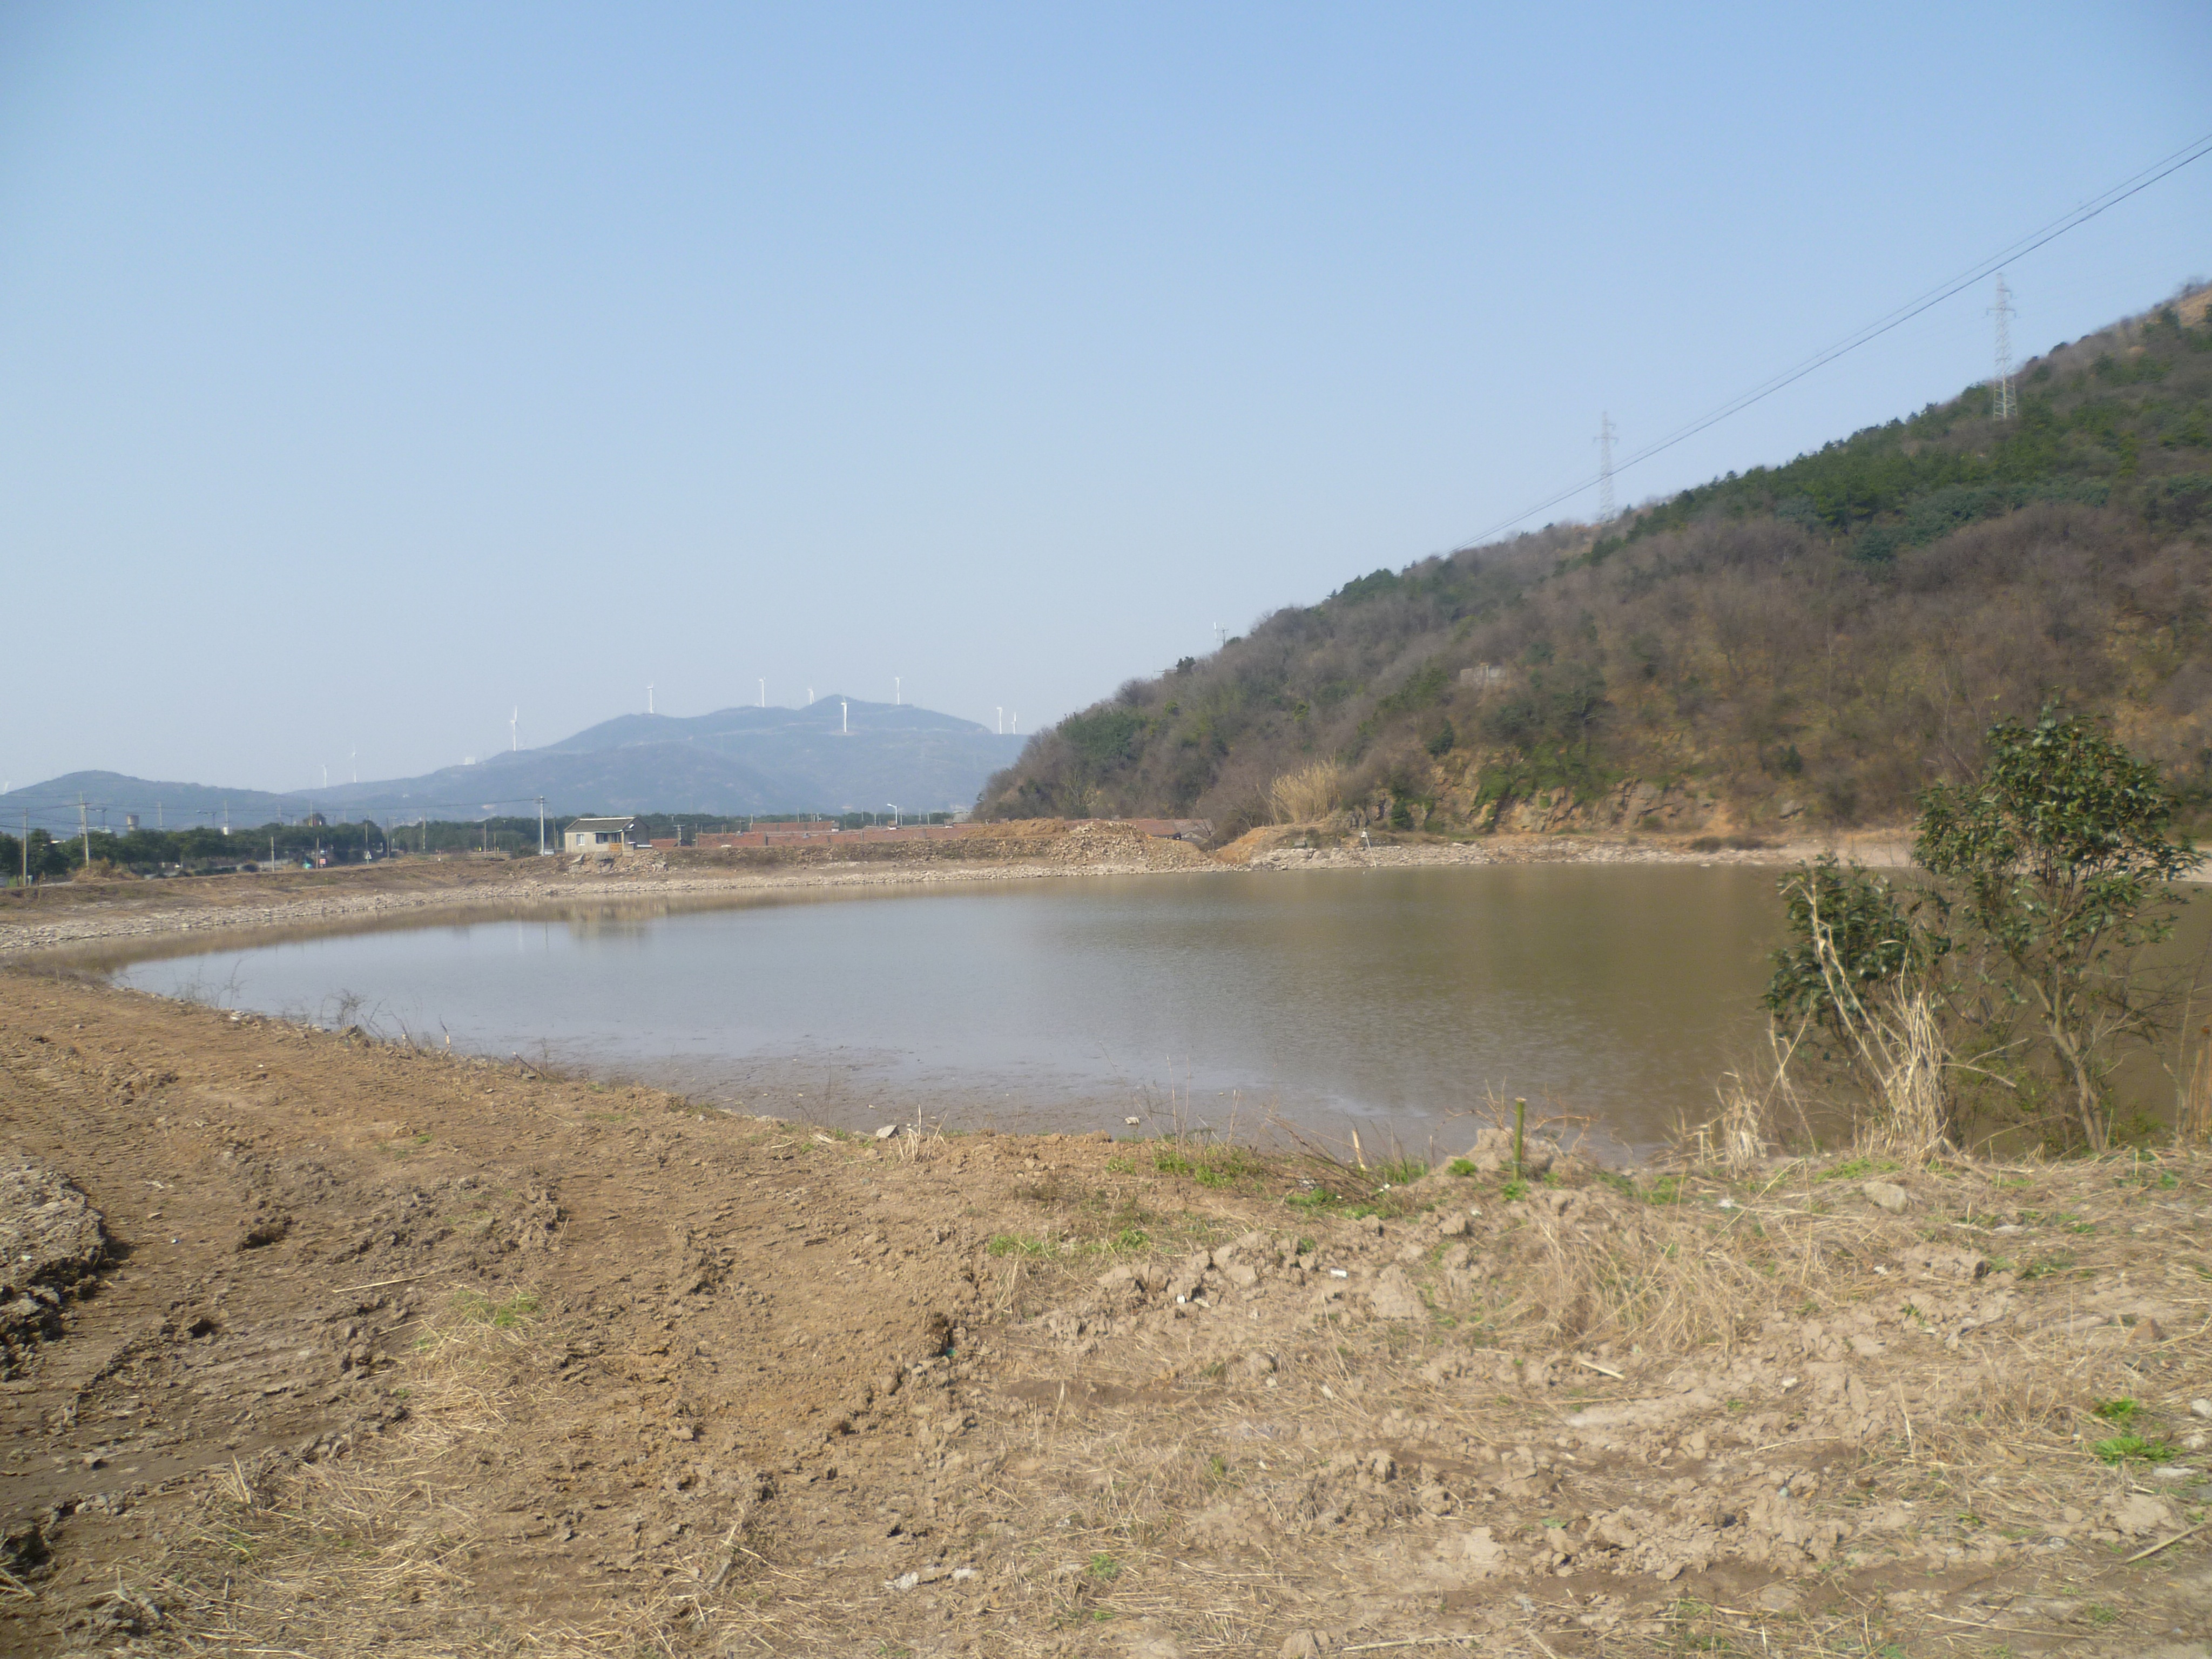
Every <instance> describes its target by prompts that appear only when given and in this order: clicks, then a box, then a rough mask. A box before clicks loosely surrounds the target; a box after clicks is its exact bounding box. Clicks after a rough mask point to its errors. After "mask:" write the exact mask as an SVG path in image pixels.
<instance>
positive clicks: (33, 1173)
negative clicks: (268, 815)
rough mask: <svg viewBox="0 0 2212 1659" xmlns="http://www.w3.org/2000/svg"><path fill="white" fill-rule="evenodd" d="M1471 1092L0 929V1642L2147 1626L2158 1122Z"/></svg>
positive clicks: (700, 1642)
mask: <svg viewBox="0 0 2212 1659" xmlns="http://www.w3.org/2000/svg"><path fill="white" fill-rule="evenodd" d="M1471 1151H1473V1152H1474V1153H1475V1154H1476V1156H1475V1158H1474V1159H1473V1160H1472V1161H1471V1163H1470V1164H1469V1165H1468V1172H1467V1173H1462V1174H1454V1173H1449V1172H1437V1173H1435V1174H1431V1175H1429V1176H1424V1177H1422V1178H1421V1179H1419V1180H1417V1181H1413V1182H1410V1183H1402V1182H1401V1184H1398V1185H1391V1186H1386V1185H1385V1183H1384V1182H1383V1176H1382V1175H1381V1174H1380V1173H1379V1172H1369V1173H1367V1174H1365V1175H1364V1176H1363V1175H1362V1174H1360V1173H1359V1172H1358V1171H1342V1170H1334V1169H1332V1168H1331V1167H1330V1166H1328V1165H1325V1164H1316V1163H1312V1162H1303V1163H1302V1162H1298V1161H1295V1160H1289V1159H1271V1158H1261V1157H1259V1156H1257V1155H1255V1154H1252V1153H1249V1152H1239V1151H1236V1150H1233V1149H1207V1148H1203V1147H1195V1146H1181V1145H1177V1144H1175V1143H1170V1142H1127V1143H1109V1142H1106V1141H1104V1140H1103V1139H1091V1140H1075V1139H1060V1138H1056V1137H1045V1138H1042V1139H1013V1138H1009V1137H1000V1136H989V1135H978V1136H972V1137H969V1136H961V1137H935V1136H928V1137H920V1136H902V1137H899V1138H896V1139H890V1140H884V1141H876V1140H872V1139H871V1140H860V1139H850V1138H845V1137H838V1136H833V1135H829V1134H826V1133H818V1132H816V1131H814V1130H811V1129H809V1128H806V1127H803V1126H797V1125H788V1124H782V1123H773V1122H764V1121H756V1120H751V1119H737V1118H731V1117H726V1116H724V1115H719V1114H715V1113H710V1112H702V1111H701V1110H699V1109H696V1108H693V1107H690V1106H689V1105H687V1104H686V1103H684V1102H683V1101H681V1100H678V1099H676V1098H673V1097H667V1096H664V1095H659V1094H655V1093H651V1092H647V1091H641V1090H634V1089H620V1088H606V1087H602V1086H594V1085H590V1084H588V1083H584V1082H580V1081H576V1080H572V1079H560V1078H554V1077H546V1076H540V1075H537V1074H534V1073H531V1072H529V1071H527V1070H526V1069H523V1068H520V1067H517V1066H511V1065H510V1066H493V1065H490V1064H488V1063H484V1062H479V1061H469V1060H459V1059H456V1058H452V1057H448V1056H446V1055H443V1054H425V1053H418V1052H416V1051H412V1050H410V1049H406V1048H394V1047H387V1046H378V1045H373V1044H368V1043H366V1042H360V1041H358V1040H349V1039H348V1038H347V1037H345V1036H341V1035H335V1034H328V1033H323V1032H319V1031H313V1030H301V1029H298V1028H295V1027H291V1026H288V1025H285V1024H280V1023H276V1022H272V1021H267V1020H263V1019H259V1018H252V1017H240V1016H234V1015H228V1014H225V1013H223V1012H219V1011H214V1010H209V1009H205V1008H200V1007H193V1006H181V1005H175V1004H167V1003H163V1002H161V1001H158V1000H153V999H149V998H144V997H140V996H137V995H133V994H126V993H122V992H118V991H114V990H111V989H107V988H105V987H97V986H91V985H87V984H84V983H82V982H78V981H72V980H68V979H64V978H55V977H50V976H41V975H32V974H29V973H26V972H20V971H19V972H15V973H9V974H5V975H0V1169H5V1170H13V1171H17V1172H19V1173H20V1177H21V1178H19V1179H15V1180H13V1181H12V1182H9V1183H0V1191H4V1193H5V1194H6V1195H7V1200H6V1201H7V1202H8V1204H9V1206H12V1207H11V1209H10V1212H9V1215H8V1216H7V1217H6V1218H0V1228H12V1229H14V1231H13V1232H12V1233H11V1234H10V1235H9V1237H11V1238H13V1239H38V1240H43V1241H45V1243H43V1244H40V1246H38V1247H37V1249H28V1248H27V1249H26V1251H25V1253H26V1254H33V1255H38V1256H39V1261H40V1263H42V1264H44V1265H43V1266H35V1267H27V1268H26V1270H25V1272H24V1273H21V1274H18V1275H16V1276H15V1278H12V1279H11V1280H10V1290H9V1295H10V1297H12V1298H14V1301H15V1303H17V1304H21V1303H28V1304H30V1305H29V1306H27V1307H22V1308H20V1309H15V1310H13V1311H14V1312H20V1314H21V1317H20V1318H18V1319H16V1321H15V1323H14V1324H12V1325H11V1326H10V1327H9V1343H10V1345H11V1346H10V1348H9V1353H8V1356H7V1361H6V1363H7V1367H8V1376H7V1377H6V1379H5V1380H4V1382H0V1451H4V1456H0V1522H4V1525H0V1531H4V1534H5V1536H6V1552H7V1553H6V1555H5V1557H4V1559H0V1567H4V1576H0V1650H7V1651H11V1652H24V1653H58V1652H63V1651H69V1650H79V1649H82V1650H92V1651H100V1652H118V1651H120V1652H131V1653H141V1654H158V1655H171V1654H176V1655H182V1654H187V1653H191V1654H206V1653H215V1652H222V1653H231V1654H237V1653H255V1652H258V1653H276V1654H307V1655H314V1656H319V1659H320V1656H343V1655H349V1654H356V1653H362V1654H366V1653H369V1652H372V1651H374V1652H405V1653H439V1654H471V1655H473V1654H483V1655H493V1654H502V1655H503V1654H513V1653H536V1654H547V1655H556V1656H557V1655H579V1656H580V1655H585V1654H591V1655H601V1654H606V1653H611V1652H632V1651H635V1652H648V1651H649V1652H654V1653H662V1654H667V1655H735V1654H755V1653H759V1654H776V1655H823V1656H829V1655H837V1656H844V1655H852V1654H884V1653H890V1654H900V1653H903V1654H908V1655H915V1656H924V1655H951V1654H981V1655H993V1656H998V1655H1004V1656H1029V1655H1042V1654H1065V1655H1091V1654H1108V1655H1127V1656H1132V1659H1136V1656H1143V1659H1174V1656H1177V1655H1188V1656H1199V1655H1210V1654H1255V1653H1256V1654H1262V1655H1274V1654H1283V1655H1291V1656H1296V1655H1302V1654H1318V1653H1332V1654H1347V1655H1348V1654H1351V1653H1354V1652H1383V1651H1386V1650H1387V1651H1391V1652H1406V1653H1419V1652H1425V1651H1447V1652H1448V1651H1453V1650H1474V1651H1480V1652H1482V1653H1486V1654H1523V1655H1528V1656H1530V1659H1534V1656H1538V1655H1547V1656H1553V1659H1564V1656H1570V1655H1574V1656H1598V1655H1657V1654H1661V1653H1667V1654H1678V1653H1680V1652H1684V1651H1687V1650H1699V1651H1715V1652H1740V1653H1741V1652H1758V1653H1771V1654H1781V1655H1806V1656H1810V1655H1813V1654H1816V1653H1817V1654H1837V1653H1844V1652H1849V1653H1855V1654H1862V1655H1864V1654H1873V1653H1876V1652H1902V1653H1911V1654H1920V1653H1937V1652H1949V1651H1952V1650H1954V1648H1955V1649H1956V1650H1958V1651H1960V1652H1963V1653H1983V1654H1988V1653H1995V1652H1997V1651H2000V1650H2003V1651H2008V1652H2010V1653H2014V1654H2026V1653H2031V1652H2060V1651H2063V1652H2069V1653H2100V1654H2112V1655H2119V1654H2128V1655H2161V1656H2167V1659H2182V1656H2191V1659H2203V1656H2204V1655H2205V1654H2206V1652H2207V1650H2206V1648H2205V1647H2204V1645H2203V1637H2204V1632H2206V1631H2207V1629H2208V1628H2212V1550H2208V1540H2212V1534H2207V1533H2206V1532H2204V1531H2202V1530H2198V1531H2194V1532H2192V1531H2191V1528H2195V1527H2199V1526H2201V1524H2202V1522H2203V1521H2204V1520H2205V1519H2206V1518H2207V1513H2208V1512H2207V1510H2206V1507H2205V1506H2206V1504H2207V1502H2208V1500H2212V1486H2208V1484H2207V1475H2206V1473H2205V1471H2206V1468H2207V1461H2208V1457H2212V1452H2208V1450H2207V1437H2208V1431H2212V1421H2207V1420H2205V1419H2203V1418H2202V1417H2200V1416H2193V1415H2192V1414H2191V1403H2190V1402H2191V1401H2192V1400H2195V1399H2208V1403H2207V1404H2206V1405H2205V1406H2204V1407H2202V1408H2201V1409H2202V1411H2203V1413H2212V1341H2208V1337H2207V1324H2208V1320H2207V1314H2208V1310H2212V1255H2208V1253H2207V1248H2206V1246H2207V1234H2206V1228H2207V1226H2208V1224H2212V1163H2209V1162H2208V1160H2206V1159H2204V1158H2172V1159H2168V1160H2165V1161H2162V1162H2161V1161H2159V1160H2153V1159H2145V1160H2141V1161H2135V1160H2129V1161H2111V1162H2106V1163H2100V1164H2081V1165H2071V1166H2064V1167H2042V1166H2035V1165H2025V1166H2019V1167H2008V1168H1997V1167H1991V1166H1983V1165H1976V1166H1960V1167H1953V1168H1946V1169H1944V1170H1940V1171H1934V1172H1929V1171H1919V1170H1886V1169H1880V1168H1872V1167H1850V1166H1841V1167H1839V1166H1836V1165H1834V1164H1827V1165H1824V1166H1818V1167H1816V1166H1811V1165H1804V1164H1787V1165H1777V1166H1774V1167H1773V1168H1771V1169H1770V1170H1766V1171H1765V1172H1764V1173H1762V1174H1761V1175H1760V1176H1758V1177H1757V1178H1756V1179H1755V1180H1753V1181H1750V1182H1746V1183H1743V1184H1741V1185H1738V1186H1735V1187H1725V1186H1723V1185H1720V1184H1717V1183H1716V1182H1701V1181H1697V1180H1687V1181H1676V1182H1653V1181H1651V1180H1650V1179H1648V1178H1639V1179H1638V1180H1636V1181H1633V1182H1627V1181H1623V1180H1620V1179H1616V1178H1612V1177H1608V1176H1606V1175H1605V1174H1603V1173H1602V1172H1601V1171H1597V1170H1592V1169H1590V1168H1589V1167H1586V1166H1583V1165H1581V1164H1577V1163H1575V1162H1574V1161H1573V1160H1571V1159H1569V1158H1556V1159H1553V1158H1552V1157H1551V1154H1550V1153H1549V1152H1548V1149H1540V1150H1539V1153H1538V1156H1537V1158H1535V1160H1534V1161H1535V1162H1536V1163H1537V1164H1547V1167H1545V1168H1544V1169H1543V1170H1542V1171H1541V1175H1539V1174H1538V1173H1537V1172H1536V1171H1535V1170H1531V1171H1530V1176H1531V1178H1530V1179H1529V1181H1528V1182H1527V1184H1526V1186H1525V1187H1522V1188H1516V1187H1514V1186H1512V1185H1510V1180H1511V1172H1510V1170H1506V1169H1503V1168H1500V1167H1498V1164H1499V1153H1500V1146H1499V1143H1498V1140H1497V1139H1496V1137H1495V1136H1492V1137H1490V1138H1489V1139H1486V1140H1485V1141H1484V1142H1483V1143H1481V1144H1480V1146H1476V1147H1474V1148H1471ZM1547 1160H1549V1161H1548V1163H1547ZM1397 1173H1398V1174H1399V1175H1400V1176H1401V1177H1402V1176H1405V1175H1406V1174H1407V1173H1409V1172H1406V1171H1400V1172H1397ZM1362 1211H1366V1212H1370V1213H1365V1214H1362V1213H1359V1212H1362ZM88 1228H89V1229H91V1230H92V1231H90V1232H89V1233H88V1231H87V1229H88ZM88 1239H89V1240H90V1241H91V1243H89V1244H88ZM40 1252H42V1254H41V1253H40ZM11 1316H12V1314H11ZM2119 1402H2125V1403H2124V1404H2123V1403H2119ZM2100 1406H2101V1407H2102V1409H2103V1413H2104V1414H2103V1415H2101V1416H2100V1415H2099V1414H2098V1411H2099V1408H2100ZM1886 1644H1887V1645H1886Z"/></svg>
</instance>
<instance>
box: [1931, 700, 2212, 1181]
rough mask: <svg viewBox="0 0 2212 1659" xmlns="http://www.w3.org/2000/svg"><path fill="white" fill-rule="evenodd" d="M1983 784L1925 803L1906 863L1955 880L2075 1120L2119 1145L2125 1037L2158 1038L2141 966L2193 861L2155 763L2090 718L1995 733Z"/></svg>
mask: <svg viewBox="0 0 2212 1659" xmlns="http://www.w3.org/2000/svg"><path fill="white" fill-rule="evenodd" d="M1988 745H1989V755H1988V759H1987V760H1986V762H1985V763H1984V765H1983V768H1982V773H1981V775H1980V776H1979V777H1978V778H1977V779H1975V780H1974V781H1972V783H1970V784H1967V785H1966V786H1964V787H1959V788H1952V787H1948V786H1945V785H1941V784H1939V785H1937V786H1936V787H1933V788H1931V789H1929V790H1928V791H1926V792H1925V793H1923V795H1922V796H1921V798H1920V826H1919V834H1918V836H1917V839H1916V840H1915V842H1914V843H1913V856H1914V858H1915V859H1916V860H1917V861H1918V862H1919V863H1920V865H1921V866H1923V868H1925V869H1927V870H1928V871H1929V872H1931V873H1933V874H1935V875H1936V876H1938V877H1941V878H1944V879H1946V880H1948V881H1950V882H1953V883H1954V884H1956V887H1957V891H1958V896H1957V909H1958V913H1959V915H1960V917H1961V918H1962V919H1963V920H1964V921H1966V924H1967V926H1968V927H1971V928H1972V929H1973V930H1975V932H1976V933H1978V934H1980V935H1981V936H1982V937H1983V938H1984V939H1986V940H1987V942H1988V943H1989V945H1990V946H1991V947H1992V948H1993V951H1994V954H1995V956H1996V958H1997V959H1999V960H2001V961H2002V962H2003V963H2005V964H2006V965H2007V966H2008V968H2009V969H2010V970H2011V975H2010V977H2011V981H2012V983H2011V985H2010V986H2009V987H2008V988H2009V991H2010V994H2012V995H2013V996H2014V997H2015V999H2016V1000H2019V1001H2020V1002H2022V1003H2024V1004H2025V1005H2026V1006H2027V1007H2028V1008H2029V1009H2030V1010H2031V1011H2032V1012H2033V1014H2034V1016H2035V1018H2036V1020H2037V1023H2038V1024H2039V1025H2040V1027H2041V1028H2042V1031H2043V1035H2044V1037H2045V1040H2046V1041H2047V1042H2048V1043H2049V1045H2050V1049H2051V1056H2052V1058H2053V1060H2055V1061H2056V1062H2057V1066H2058V1069H2059V1072H2060V1073H2061V1075H2062V1077H2063V1079H2064V1082H2065V1085H2066V1086H2067V1088H2068V1089H2069V1091H2071V1093H2072V1096H2073V1115H2074V1120H2075V1127H2077V1128H2078V1129H2079V1130H2080V1132H2081V1136H2082V1138H2083V1139H2085V1140H2087V1142H2088V1144H2089V1145H2090V1146H2092V1147H2093V1148H2096V1149H2098V1150H2100V1151H2101V1150H2102V1149H2103V1148H2104V1147H2105V1146H2106V1143H2107V1142H2108V1141H2109V1139H2111V1133H2112V1111H2111V1106H2110V1103H2109V1101H2108V1100H2107V1098H2106V1083H2107V1081H2108V1079H2109V1078H2110V1076H2111V1073H2112V1067H2113V1066H2114V1065H2115V1064H2116V1063H2117V1060H2118V1053H2117V1051H2118V1049H2119V1048H2121V1047H2122V1046H2123V1045H2124V1043H2125V1042H2127V1041H2129V1040H2136V1041H2142V1042H2149V1041H2153V1040H2154V1039H2155V1037H2156V1036H2157V1030H2158V1025H2159V1018H2158V1011H2157V1000H2156V999H2155V998H2154V997H2152V996H2150V995H2149V994H2148V993H2147V991H2146V987H2145V984H2144V981H2143V976H2142V974H2141V973H2140V972H2139V971H2138V969H2139V963H2138V957H2139V955H2140V952H2141V951H2142V948H2143V947H2144V946H2146V945H2154V944H2156V943H2157V942H2158V941H2159V940H2160V939H2164V938H2165V937H2166V935H2167V934H2168V933H2170V932H2171V931H2172V926H2173V917H2174V915H2175V914H2176V912H2177V911H2178V910H2179V908H2180V899H2179V896H2177V895H2176V894H2175V893H2174V891H2173V890H2172V887H2171V885H2169V884H2170V883H2171V882H2172V880H2173V878H2175V877H2177V876H2179V875H2182V874H2184V873H2185V872H2187V871H2189V870H2191V869H2192V868H2194V867H2195V866H2196V865H2197V862H2198V860H2199V855H2198V854H2197V850H2196V848H2195V847H2194V846H2193V845H2191V842H2190V841H2189V839H2188V838H2187V837H2186V836H2183V837H2180V838H2179V839H2175V838H2172V837H2171V836H2169V835H2168V833H2167V831H2168V829H2169V827H2170V825H2171V823H2172V800H2171V799H2170V798H2169V797H2168V796H2167V794H2166V790H2165V788H2164V787H2163V786H2162V785H2161V784H2160V780H2159V775H2158V771H2157V769H2156V768H2155V767H2153V766H2151V765H2149V764H2148V763H2145V762H2142V761H2139V760H2137V759H2136V757H2134V756H2133V755H2131V754H2130V753H2129V752H2128V751H2127V750H2126V749H2125V748H2124V747H2123V746H2121V745H2120V744H2118V743H2116V742H2115V741H2113V740H2112V738H2111V737H2109V736H2108V735H2106V732H2104V731H2103V730H2102V729H2101V728H2100V726H2098V725H2097V724H2096V723H2095V722H2093V721H2092V720H2088V719H2087V718H2085V717H2083V716H2081V715H2061V714H2058V713H2057V712H2056V711H2054V710H2052V709H2050V708H2045V710H2044V711H2043V713H2042V714H2041V715H2040V716H2039V718H2038V719H2037V720H2036V721H2035V723H2034V724H2033V726H2030V725H2028V724H2027V723H2025V722H2023V721H2020V720H2001V721H1999V722H1998V723H1997V724H1996V726H1991V727H1990V732H1989V737H1988Z"/></svg>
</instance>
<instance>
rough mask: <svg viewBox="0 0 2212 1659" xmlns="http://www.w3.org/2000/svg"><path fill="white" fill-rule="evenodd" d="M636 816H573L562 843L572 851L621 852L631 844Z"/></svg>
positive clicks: (562, 836) (562, 835)
mask: <svg viewBox="0 0 2212 1659" xmlns="http://www.w3.org/2000/svg"><path fill="white" fill-rule="evenodd" d="M636 823H637V820H636V819H635V818H573V819H571V820H570V821H569V823H568V828H567V829H563V830H562V832H561V845H562V846H563V847H565V848H568V851H570V852H571V853H619V852H621V851H622V849H623V848H625V847H627V846H629V837H630V830H631V829H633V828H634V827H635V825H636Z"/></svg>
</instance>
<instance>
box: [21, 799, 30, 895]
mask: <svg viewBox="0 0 2212 1659" xmlns="http://www.w3.org/2000/svg"><path fill="white" fill-rule="evenodd" d="M30 884H31V815H30V814H29V813H28V812H25V813H24V814H23V885H24V886H26V887H28V886H29V885H30Z"/></svg>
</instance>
